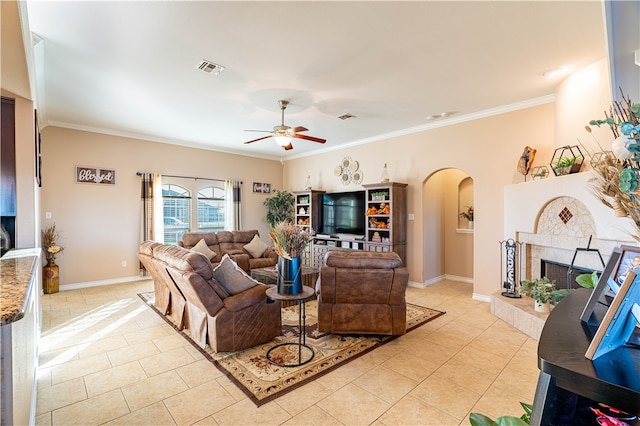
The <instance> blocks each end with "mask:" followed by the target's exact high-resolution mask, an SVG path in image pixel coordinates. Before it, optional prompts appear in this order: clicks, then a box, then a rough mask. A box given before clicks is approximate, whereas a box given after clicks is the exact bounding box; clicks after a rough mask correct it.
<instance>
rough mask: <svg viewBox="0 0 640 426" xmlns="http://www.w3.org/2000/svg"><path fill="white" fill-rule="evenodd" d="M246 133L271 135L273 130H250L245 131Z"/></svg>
mask: <svg viewBox="0 0 640 426" xmlns="http://www.w3.org/2000/svg"><path fill="white" fill-rule="evenodd" d="M244 131H245V132H262V133H271V132H272V131H271V130H249V129H245V130H244Z"/></svg>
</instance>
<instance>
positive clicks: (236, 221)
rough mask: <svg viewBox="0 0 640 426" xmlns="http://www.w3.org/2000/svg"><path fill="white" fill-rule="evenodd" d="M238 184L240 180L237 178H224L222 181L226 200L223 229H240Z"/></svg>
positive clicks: (240, 183) (239, 187) (240, 204)
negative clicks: (223, 181)
mask: <svg viewBox="0 0 640 426" xmlns="http://www.w3.org/2000/svg"><path fill="white" fill-rule="evenodd" d="M240 185H242V182H241V181H237V180H226V181H225V183H224V188H225V191H226V197H225V198H226V200H227V202H226V214H225V224H224V229H226V230H227V231H238V230H240V229H242V221H241V216H242V215H241V210H242V209H241V207H242V203H241V197H240V192H241V191H240V189H241V186H240Z"/></svg>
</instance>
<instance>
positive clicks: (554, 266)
mask: <svg viewBox="0 0 640 426" xmlns="http://www.w3.org/2000/svg"><path fill="white" fill-rule="evenodd" d="M569 268H571V271H569ZM593 271H594V270H593V269H588V268H583V267H580V266H575V265H574V266H573V267H571V265H567V264H566V263H560V262H554V261H552V260H546V259H541V260H540V277H547V278H549V279H550V280H552V281H555V282H556V288H559V289H560V288H569V289H571V288H580V284H578V283H577V282H576V277H577V276H578V275H582V274H590V273H592V272H593Z"/></svg>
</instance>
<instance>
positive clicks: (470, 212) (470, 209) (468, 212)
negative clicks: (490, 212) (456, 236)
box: [459, 206, 473, 221]
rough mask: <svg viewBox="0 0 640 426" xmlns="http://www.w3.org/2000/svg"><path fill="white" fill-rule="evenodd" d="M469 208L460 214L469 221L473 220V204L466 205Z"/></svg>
mask: <svg viewBox="0 0 640 426" xmlns="http://www.w3.org/2000/svg"><path fill="white" fill-rule="evenodd" d="M465 207H466V208H467V210H466V211H464V212H462V213H460V214H459V216H460V217H461V218H463V219H467V220H468V221H473V206H465Z"/></svg>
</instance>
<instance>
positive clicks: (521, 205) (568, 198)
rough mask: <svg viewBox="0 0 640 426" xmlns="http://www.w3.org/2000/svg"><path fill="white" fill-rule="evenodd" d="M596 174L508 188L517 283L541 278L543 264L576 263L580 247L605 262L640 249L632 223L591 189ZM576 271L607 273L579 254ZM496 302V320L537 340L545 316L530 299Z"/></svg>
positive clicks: (507, 212)
mask: <svg viewBox="0 0 640 426" xmlns="http://www.w3.org/2000/svg"><path fill="white" fill-rule="evenodd" d="M591 173H592V172H591V171H587V172H582V173H576V174H572V175H566V176H557V177H549V178H547V179H542V180H537V181H530V182H524V183H520V184H516V185H510V186H508V187H505V192H504V201H505V202H504V216H505V234H504V237H505V239H508V238H512V239H514V240H515V241H516V242H517V243H518V246H519V270H518V271H517V277H516V280H521V279H533V278H540V268H541V261H542V259H544V260H548V261H552V262H558V263H562V264H566V265H569V264H571V261H572V258H573V256H574V253H575V252H576V249H577V248H582V249H584V248H587V245H588V244H589V239H590V238H591V242H590V245H589V248H591V249H593V250H595V249H597V250H599V252H600V254H601V255H602V258H603V259H604V262H605V263H606V262H607V261H608V260H609V257H610V255H611V252H612V251H613V249H614V248H615V247H617V246H620V245H633V246H638V245H640V244H639V243H638V242H637V241H635V240H634V239H633V237H632V234H634V233H635V232H636V231H635V229H634V226H633V222H632V221H631V220H630V219H627V218H618V217H615V216H614V214H613V211H612V210H611V209H609V208H608V207H606V206H605V205H603V204H602V203H601V202H600V201H599V200H598V199H597V198H596V197H595V196H594V195H593V194H592V193H591V192H590V189H589V183H588V180H589V178H591V177H592V174H591ZM574 266H576V267H583V268H586V269H595V270H602V269H603V266H602V263H601V262H600V258H599V257H598V255H597V253H596V252H587V251H579V252H578V253H577V255H576V257H575V262H574ZM501 291H502V290H500V291H497V292H496V293H495V294H494V295H493V296H492V297H491V309H492V312H493V313H494V315H496V316H498V317H499V318H501V319H503V320H505V321H506V322H508V323H510V324H511V325H513V326H514V327H516V328H518V329H520V330H521V331H523V332H524V333H526V334H528V335H529V336H531V337H533V338H535V339H538V337H539V336H540V332H541V331H542V326H543V325H544V320H545V319H546V314H538V313H536V312H534V311H533V306H528V305H530V304H531V305H532V303H529V302H531V301H530V300H528V299H525V300H519V299H509V298H506V297H503V296H501V295H500V292H501Z"/></svg>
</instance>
